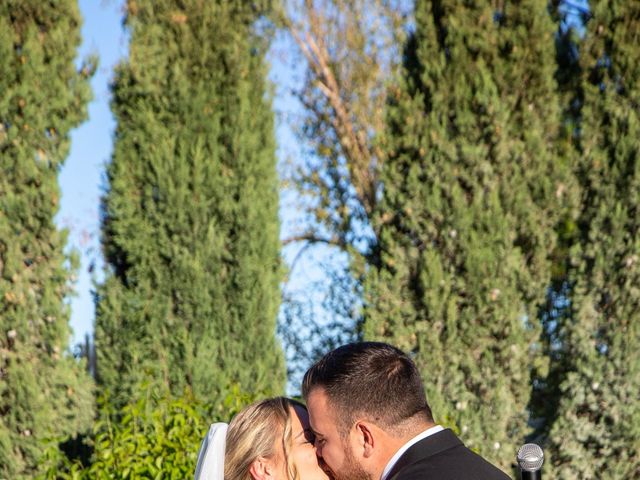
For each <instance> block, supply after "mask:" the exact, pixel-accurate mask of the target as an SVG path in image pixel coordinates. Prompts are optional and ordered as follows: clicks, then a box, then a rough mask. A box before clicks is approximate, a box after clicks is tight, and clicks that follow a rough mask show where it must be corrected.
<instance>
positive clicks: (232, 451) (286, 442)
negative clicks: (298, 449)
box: [224, 397, 306, 480]
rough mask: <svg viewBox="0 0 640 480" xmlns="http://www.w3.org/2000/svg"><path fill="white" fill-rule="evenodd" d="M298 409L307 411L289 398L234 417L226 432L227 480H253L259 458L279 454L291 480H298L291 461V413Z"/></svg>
mask: <svg viewBox="0 0 640 480" xmlns="http://www.w3.org/2000/svg"><path fill="white" fill-rule="evenodd" d="M295 406H299V407H302V408H304V409H305V410H306V407H305V406H304V405H303V404H302V403H300V402H298V401H296V400H292V399H290V398H286V397H276V398H269V399H266V400H261V401H259V402H256V403H254V404H252V405H250V406H248V407H246V408H245V409H244V410H242V411H241V412H240V413H238V414H237V415H236V416H235V417H233V420H231V423H229V430H228V431H227V443H226V448H225V456H224V480H251V478H252V477H251V473H250V472H249V469H250V468H251V465H252V464H253V462H254V461H255V460H256V459H257V458H258V457H264V458H268V459H273V458H276V457H277V456H278V455H279V454H280V452H282V454H283V455H284V458H283V460H284V463H285V465H286V471H287V477H288V480H297V477H298V472H297V471H296V468H295V466H294V465H293V464H292V463H291V462H290V459H289V452H290V450H291V441H292V440H291V409H292V408H293V407H295ZM278 444H280V445H281V447H282V448H281V450H279V449H278V447H277V445H278Z"/></svg>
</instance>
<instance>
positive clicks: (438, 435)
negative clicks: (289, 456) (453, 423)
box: [302, 342, 509, 480]
mask: <svg viewBox="0 0 640 480" xmlns="http://www.w3.org/2000/svg"><path fill="white" fill-rule="evenodd" d="M302 394H303V396H304V398H305V399H306V401H307V407H308V409H309V418H310V422H311V428H312V429H313V432H314V434H315V445H316V449H317V454H318V457H320V458H321V459H322V463H324V464H326V466H327V467H328V469H330V470H331V472H332V473H333V476H334V477H335V480H414V479H416V480H417V479H430V478H433V479H440V480H454V479H455V480H464V479H474V480H509V477H507V476H506V475H505V474H504V473H503V472H502V471H500V470H498V469H497V468H496V467H494V466H493V465H491V464H490V463H489V462H487V461H486V460H484V459H483V458H482V457H480V456H479V455H476V454H475V453H473V452H472V451H471V450H469V449H468V448H467V447H465V446H464V444H463V443H462V442H461V441H460V440H459V439H458V437H456V436H455V435H454V433H453V432H452V431H451V430H449V429H443V428H442V427H441V426H440V425H436V424H435V423H434V421H433V417H432V415H431V409H430V408H429V405H428V404H427V399H426V396H425V393H424V387H423V386H422V381H421V380H420V375H419V373H418V370H417V368H416V365H415V364H414V363H413V361H412V360H411V359H410V358H409V357H408V356H407V355H406V354H404V353H403V352H402V351H400V350H398V349H397V348H395V347H392V346H391V345H387V344H385V343H375V342H362V343H351V344H348V345H343V346H342V347H339V348H337V349H335V350H333V351H331V352H329V353H327V354H326V355H325V356H324V357H323V358H322V359H320V360H319V361H318V362H317V363H316V364H315V365H313V366H312V367H311V368H310V369H309V370H308V371H307V373H306V374H305V376H304V380H303V384H302Z"/></svg>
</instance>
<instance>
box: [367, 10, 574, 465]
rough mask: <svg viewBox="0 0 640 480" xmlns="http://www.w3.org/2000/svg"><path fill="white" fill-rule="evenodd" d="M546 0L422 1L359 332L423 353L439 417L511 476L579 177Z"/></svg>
mask: <svg viewBox="0 0 640 480" xmlns="http://www.w3.org/2000/svg"><path fill="white" fill-rule="evenodd" d="M546 6H547V2H546V0H524V1H521V2H518V3H517V5H516V4H511V3H504V4H496V3H495V2H492V1H489V0H484V1H476V2H468V1H463V0H422V1H417V2H416V5H415V20H416V29H415V33H414V34H413V36H412V37H411V38H410V39H409V42H408V44H407V46H406V49H405V66H404V70H403V73H402V78H401V79H399V81H398V83H397V84H396V85H394V86H392V88H391V91H390V94H389V99H390V106H389V111H388V129H387V132H386V134H385V139H384V141H383V142H384V145H383V146H384V149H385V151H386V152H387V155H388V157H387V160H386V161H385V164H384V166H383V168H382V183H383V191H382V199H381V201H380V203H379V208H378V211H377V214H376V225H377V227H378V228H379V231H380V235H379V239H380V244H379V257H380V258H379V264H378V265H377V266H376V267H375V268H372V269H371V272H370V275H369V278H368V287H367V291H368V293H367V299H366V300H367V304H366V314H365V325H364V331H365V336H366V337H367V338H369V339H378V340H385V341H389V342H391V343H394V344H396V345H398V346H399V347H401V348H403V349H404V350H406V351H408V352H411V354H412V355H414V358H415V360H416V363H417V364H418V366H419V368H420V369H421V371H422V374H423V377H424V380H425V384H426V388H427V396H428V399H429V401H430V403H431V405H432V407H433V410H434V413H435V416H436V420H438V421H440V422H443V423H447V424H450V425H454V426H456V428H457V429H459V431H460V432H461V435H462V437H463V439H464V441H465V442H466V444H467V445H468V446H469V447H471V448H473V449H475V450H477V451H479V452H480V453H481V454H483V455H484V456H485V457H487V458H488V459H490V460H492V461H493V462H496V463H497V464H498V465H500V466H501V467H502V468H504V469H508V468H509V465H510V464H512V463H513V460H514V452H515V451H516V449H517V447H518V446H519V444H520V443H521V442H522V441H523V439H524V437H525V435H526V434H527V433H528V426H527V418H528V410H527V406H528V402H529V398H530V390H531V387H530V376H531V373H532V371H533V369H534V367H536V365H537V363H538V362H541V361H543V359H542V358H541V351H540V345H539V335H540V326H539V322H538V309H539V307H540V305H541V304H542V303H543V302H544V300H545V294H546V289H547V287H548V285H549V282H550V271H551V261H550V259H551V255H552V252H553V250H554V248H555V238H556V233H555V228H556V224H557V223H558V222H559V221H560V219H561V218H562V215H563V214H564V207H563V206H564V204H565V202H566V201H567V193H568V192H569V189H568V186H569V183H570V171H569V165H567V161H566V160H565V159H564V157H563V156H562V155H560V154H559V153H558V151H557V150H556V149H557V139H558V135H559V130H560V124H561V118H562V116H561V109H560V99H559V96H558V91H557V84H556V81H555V78H554V72H555V68H556V67H555V46H554V36H555V33H556V31H557V28H558V26H557V24H556V23H554V21H553V20H552V18H551V17H550V15H549V13H548V11H547V9H546Z"/></svg>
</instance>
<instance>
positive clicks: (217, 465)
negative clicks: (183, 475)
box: [194, 423, 229, 480]
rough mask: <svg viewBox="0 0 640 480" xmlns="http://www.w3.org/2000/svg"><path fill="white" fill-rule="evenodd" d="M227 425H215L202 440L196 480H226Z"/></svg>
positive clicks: (212, 425)
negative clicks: (225, 450)
mask: <svg viewBox="0 0 640 480" xmlns="http://www.w3.org/2000/svg"><path fill="white" fill-rule="evenodd" d="M227 428H229V425H227V424H226V423H213V424H211V426H210V427H209V433H207V436H206V437H204V440H202V444H201V445H200V451H199V452H198V464H197V465H196V473H195V476H194V480H224V447H225V444H226V439H227Z"/></svg>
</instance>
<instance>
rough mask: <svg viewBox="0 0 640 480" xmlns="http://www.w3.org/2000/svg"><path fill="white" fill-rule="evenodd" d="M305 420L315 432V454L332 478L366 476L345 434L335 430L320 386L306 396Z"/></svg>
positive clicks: (335, 423)
mask: <svg viewBox="0 0 640 480" xmlns="http://www.w3.org/2000/svg"><path fill="white" fill-rule="evenodd" d="M307 408H308V409H309V423H310V424H311V429H312V430H313V433H314V434H315V437H316V438H315V446H316V454H317V455H318V457H319V458H320V459H321V463H324V464H325V465H326V466H327V467H328V468H329V470H331V473H332V474H333V475H332V476H333V477H334V479H335V480H367V479H369V478H370V476H369V475H368V474H367V472H365V471H364V470H363V468H362V466H361V465H360V463H359V462H358V459H357V458H356V457H355V455H354V453H353V448H352V446H351V444H350V441H349V438H350V437H349V436H348V437H347V438H343V437H342V436H341V435H340V432H339V431H338V418H337V415H336V412H335V411H334V409H333V407H332V406H331V405H330V404H329V401H328V398H327V395H326V393H325V391H324V389H323V388H321V387H316V388H314V389H313V390H311V392H310V393H309V395H308V396H307Z"/></svg>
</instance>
